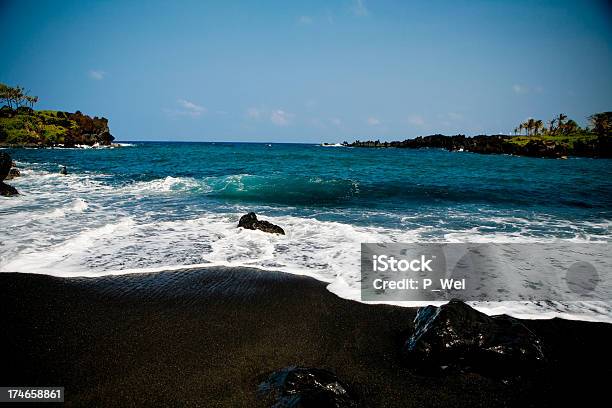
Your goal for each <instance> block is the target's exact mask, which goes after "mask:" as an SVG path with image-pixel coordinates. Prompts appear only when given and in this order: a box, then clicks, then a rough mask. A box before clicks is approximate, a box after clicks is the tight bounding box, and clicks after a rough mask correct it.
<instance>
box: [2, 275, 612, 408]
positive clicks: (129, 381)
mask: <svg viewBox="0 0 612 408" xmlns="http://www.w3.org/2000/svg"><path fill="white" fill-rule="evenodd" d="M0 282H1V283H2V284H1V285H0V305H1V306H2V317H3V320H4V322H5V327H7V328H9V330H7V331H6V332H5V333H6V334H5V344H7V346H6V347H5V353H6V356H7V358H8V360H9V361H6V362H5V363H6V367H11V369H10V372H7V370H3V374H2V377H3V380H4V382H6V383H7V384H8V382H10V383H11V384H13V383H15V384H18V383H19V384H26V383H27V384H28V385H32V386H34V385H58V386H65V387H66V401H67V402H69V403H71V404H72V405H76V406H82V405H92V404H94V405H98V404H103V405H111V406H125V405H131V404H134V403H136V402H138V403H140V404H154V405H167V404H170V403H173V402H174V403H176V401H181V402H183V403H185V404H186V405H189V404H195V405H198V404H199V405H205V406H214V405H229V406H236V405H238V406H265V405H266V404H265V403H264V401H263V400H260V399H258V398H257V394H256V390H257V385H258V383H259V382H260V381H261V380H262V378H263V377H265V376H266V375H267V374H268V373H269V372H271V371H273V370H277V369H280V368H283V367H286V366H290V365H304V366H311V367H319V368H325V369H329V370H331V371H333V372H335V373H336V374H337V375H338V377H339V378H340V379H342V380H343V381H345V382H346V383H347V384H348V385H349V388H350V389H351V390H352V391H353V392H354V394H355V395H356V396H357V398H358V400H359V402H360V404H361V405H364V406H389V407H394V406H398V407H399V406H438V405H445V406H496V405H505V406H526V405H534V406H555V405H558V404H560V403H561V402H562V401H564V400H566V398H567V396H566V393H567V390H568V389H569V388H568V387H571V388H572V389H578V390H587V389H588V390H589V391H590V392H589V395H585V396H583V398H585V399H586V398H596V397H597V395H596V394H597V393H601V394H603V393H604V392H605V389H606V388H605V382H606V378H607V376H609V374H610V370H611V369H610V367H608V366H604V367H602V370H603V371H604V372H601V371H598V370H594V369H593V367H592V362H593V361H596V360H599V361H609V359H610V358H611V357H612V354H611V352H610V351H609V348H608V347H607V339H609V338H610V336H611V335H612V325H611V324H606V323H590V322H581V321H569V320H563V319H558V318H555V319H551V320H523V323H524V324H525V325H526V326H527V327H529V328H530V329H531V330H533V331H534V332H536V333H537V334H538V335H539V336H540V337H541V338H542V339H543V340H544V342H545V344H546V345H547V347H548V349H549V353H548V354H549V356H550V359H551V361H550V364H549V366H548V367H547V368H546V369H545V372H544V373H537V375H536V374H534V373H525V375H524V376H522V377H520V378H515V379H513V380H512V381H511V382H510V383H504V382H503V381H499V380H496V379H491V378H487V377H484V376H481V375H478V374H473V373H453V374H447V375H444V376H442V377H434V378H430V377H423V376H420V375H416V374H415V373H414V372H413V371H412V370H411V369H409V368H406V367H405V366H404V365H403V364H402V363H401V362H400V358H399V353H398V347H397V345H398V340H399V338H400V336H402V335H403V334H404V333H406V332H407V331H410V330H411V329H412V320H413V318H414V315H415V312H416V310H415V309H414V308H406V307H395V306H389V305H367V304H362V303H358V302H353V301H350V300H346V299H342V298H339V297H337V296H336V295H334V294H333V293H331V292H329V291H327V290H326V288H325V286H326V284H325V283H323V282H320V281H317V280H315V279H313V278H310V277H305V276H297V275H290V274H287V273H282V272H270V271H262V270H255V269H248V268H227V267H213V268H206V269H200V270H189V271H174V272H156V273H145V274H132V275H117V276H106V277H97V278H57V277H53V276H49V275H35V274H25V273H8V272H7V273H1V274H0ZM559 333H563V336H559ZM606 372H607V374H606ZM578 373H580V375H577V374H578ZM602 374H603V375H602ZM9 379H10V381H8V380H9ZM7 381H8V382H7ZM587 387H588V388H587ZM169 390H172V391H169Z"/></svg>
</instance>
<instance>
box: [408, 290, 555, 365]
mask: <svg viewBox="0 0 612 408" xmlns="http://www.w3.org/2000/svg"><path fill="white" fill-rule="evenodd" d="M542 348H543V346H542V342H541V340H540V339H539V338H538V337H537V336H536V335H535V334H534V333H533V332H532V331H531V330H529V329H528V328H527V327H526V326H525V325H523V323H521V322H520V320H518V319H515V318H512V317H509V316H506V315H501V316H495V317H490V316H487V315H486V314H484V313H481V312H479V311H477V310H475V309H473V308H472V307H470V306H468V305H467V304H465V303H463V302H462V301H460V300H456V299H454V300H451V301H450V302H449V303H448V304H446V305H443V306H440V307H435V306H427V307H422V308H420V309H419V310H418V311H417V315H416V317H415V320H414V332H413V333H412V335H411V336H410V337H409V338H408V339H407V340H405V342H404V343H403V347H402V350H401V351H402V356H403V358H404V361H405V362H406V363H407V364H408V365H409V366H410V367H414V368H417V369H420V370H423V371H428V372H436V371H440V370H441V368H447V367H448V368H451V369H459V370H466V371H476V372H479V373H482V374H489V375H493V376H505V375H517V374H521V373H526V372H528V371H529V370H531V369H533V368H539V367H541V366H542V365H543V363H544V362H545V360H546V359H545V356H544V352H543V351H542Z"/></svg>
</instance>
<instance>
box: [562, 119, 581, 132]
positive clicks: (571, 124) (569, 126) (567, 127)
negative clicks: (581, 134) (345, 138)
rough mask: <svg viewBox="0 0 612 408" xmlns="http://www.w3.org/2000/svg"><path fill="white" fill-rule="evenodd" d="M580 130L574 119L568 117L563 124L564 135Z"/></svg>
mask: <svg viewBox="0 0 612 408" xmlns="http://www.w3.org/2000/svg"><path fill="white" fill-rule="evenodd" d="M579 130H580V126H578V123H576V121H575V120H573V119H570V120H568V121H567V122H565V124H564V125H563V133H564V134H566V135H569V134H572V133H576V132H578V131H579Z"/></svg>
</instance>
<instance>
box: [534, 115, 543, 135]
mask: <svg viewBox="0 0 612 408" xmlns="http://www.w3.org/2000/svg"><path fill="white" fill-rule="evenodd" d="M534 128H535V134H536V135H539V134H540V130H542V129H544V122H542V121H541V120H540V119H538V120H536V121H535V123H534Z"/></svg>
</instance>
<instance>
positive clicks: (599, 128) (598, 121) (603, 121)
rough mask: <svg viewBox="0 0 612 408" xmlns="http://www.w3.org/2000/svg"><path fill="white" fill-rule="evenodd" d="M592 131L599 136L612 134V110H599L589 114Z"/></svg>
mask: <svg viewBox="0 0 612 408" xmlns="http://www.w3.org/2000/svg"><path fill="white" fill-rule="evenodd" d="M589 120H590V121H591V124H592V125H593V131H594V132H595V133H597V134H598V135H600V136H611V135H612V112H601V113H596V114H594V115H591V116H589Z"/></svg>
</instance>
